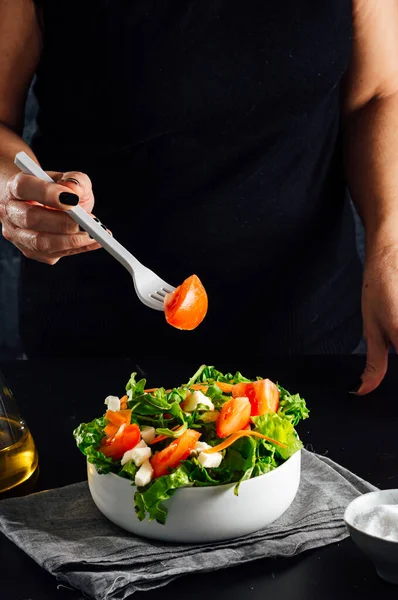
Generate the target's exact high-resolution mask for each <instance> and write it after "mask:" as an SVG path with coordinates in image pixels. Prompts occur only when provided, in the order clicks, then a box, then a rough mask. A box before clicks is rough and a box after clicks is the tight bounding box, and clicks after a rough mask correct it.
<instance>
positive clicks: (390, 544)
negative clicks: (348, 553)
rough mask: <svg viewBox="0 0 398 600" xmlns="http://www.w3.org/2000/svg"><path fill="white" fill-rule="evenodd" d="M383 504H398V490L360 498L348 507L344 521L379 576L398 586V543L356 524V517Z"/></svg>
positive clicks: (369, 494)
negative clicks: (371, 532) (384, 538)
mask: <svg viewBox="0 0 398 600" xmlns="http://www.w3.org/2000/svg"><path fill="white" fill-rule="evenodd" d="M382 504H384V505H386V504H398V489H394V490H381V491H377V492H369V493H367V494H363V495H362V496H358V498H355V500H353V501H352V502H350V504H349V505H348V506H347V508H346V510H345V513H344V521H345V524H346V526H347V529H348V531H349V533H350V535H351V537H352V539H353V541H354V542H355V543H356V544H357V546H358V548H360V549H361V550H362V552H363V553H364V554H365V555H366V556H367V557H368V558H370V560H371V561H372V562H373V564H374V565H375V567H376V571H377V573H378V574H379V576H380V577H381V578H382V579H384V580H385V581H388V582H389V583H394V584H398V542H394V541H391V540H383V539H382V538H380V537H376V536H374V535H371V534H369V533H367V532H365V531H363V530H361V529H359V528H358V527H357V526H355V524H354V523H355V519H356V517H358V516H359V515H361V514H363V513H364V512H367V511H368V510H371V509H372V508H375V507H376V506H380V505H382Z"/></svg>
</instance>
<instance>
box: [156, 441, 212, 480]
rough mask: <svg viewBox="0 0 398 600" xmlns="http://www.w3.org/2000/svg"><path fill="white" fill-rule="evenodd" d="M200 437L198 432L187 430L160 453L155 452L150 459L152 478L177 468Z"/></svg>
mask: <svg viewBox="0 0 398 600" xmlns="http://www.w3.org/2000/svg"><path fill="white" fill-rule="evenodd" d="M200 436H201V434H200V433H199V432H198V431H195V430H193V429H187V430H186V432H185V433H183V434H182V436H181V437H179V438H177V439H175V440H173V441H172V442H171V444H169V445H168V446H166V448H164V449H163V450H161V451H160V452H156V454H154V455H153V457H152V458H151V465H152V468H153V470H154V477H161V476H162V475H167V474H168V473H169V472H170V470H171V469H175V468H176V467H178V465H179V464H180V462H181V461H182V460H185V459H186V458H188V456H189V453H190V452H191V450H193V448H194V447H195V445H196V442H197V441H198V439H199V438H200Z"/></svg>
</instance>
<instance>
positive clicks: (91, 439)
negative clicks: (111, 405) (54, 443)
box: [73, 417, 117, 474]
mask: <svg viewBox="0 0 398 600" xmlns="http://www.w3.org/2000/svg"><path fill="white" fill-rule="evenodd" d="M106 423H107V421H106V419H105V418H104V417H101V418H99V419H94V420H93V421H91V422H90V423H82V424H81V425H79V427H77V428H76V429H75V430H74V431H73V436H74V438H75V441H76V444H77V447H78V448H79V450H80V451H81V452H82V453H83V454H84V455H85V456H86V457H87V460H88V462H89V463H92V464H93V465H94V466H95V467H96V469H97V471H98V473H101V474H106V473H109V472H110V471H112V470H113V468H114V467H115V466H117V465H116V463H114V461H113V460H112V459H111V458H107V457H106V456H105V455H104V454H103V453H102V452H100V451H99V450H98V448H99V446H100V443H101V440H102V438H103V437H104V435H105V434H104V427H105V426H106Z"/></svg>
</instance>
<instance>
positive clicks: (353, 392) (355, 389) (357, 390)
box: [350, 381, 362, 394]
mask: <svg viewBox="0 0 398 600" xmlns="http://www.w3.org/2000/svg"><path fill="white" fill-rule="evenodd" d="M361 387H362V381H361V383H359V384H358V385H357V386H356V387H355V388H354V389H353V390H351V391H350V394H357V393H358V392H359V390H360V389H361Z"/></svg>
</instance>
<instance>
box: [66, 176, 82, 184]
mask: <svg viewBox="0 0 398 600" xmlns="http://www.w3.org/2000/svg"><path fill="white" fill-rule="evenodd" d="M62 181H71V182H72V183H75V184H76V185H80V181H79V180H78V179H75V178H74V177H68V178H67V179H62Z"/></svg>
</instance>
